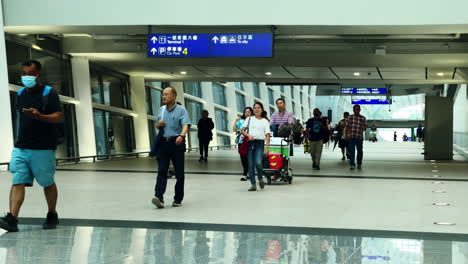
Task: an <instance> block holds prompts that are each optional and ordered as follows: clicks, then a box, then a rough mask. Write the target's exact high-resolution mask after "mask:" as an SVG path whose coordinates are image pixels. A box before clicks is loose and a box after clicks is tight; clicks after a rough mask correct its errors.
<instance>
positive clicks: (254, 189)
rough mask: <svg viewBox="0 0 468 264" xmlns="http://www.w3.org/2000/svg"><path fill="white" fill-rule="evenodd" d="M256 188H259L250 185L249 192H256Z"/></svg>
mask: <svg viewBox="0 0 468 264" xmlns="http://www.w3.org/2000/svg"><path fill="white" fill-rule="evenodd" d="M256 190H257V187H255V186H252V187H250V189H249V192H255V191H256Z"/></svg>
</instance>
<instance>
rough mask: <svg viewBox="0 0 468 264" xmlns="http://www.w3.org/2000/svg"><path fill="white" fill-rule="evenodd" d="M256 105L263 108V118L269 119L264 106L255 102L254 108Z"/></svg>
mask: <svg viewBox="0 0 468 264" xmlns="http://www.w3.org/2000/svg"><path fill="white" fill-rule="evenodd" d="M255 105H259V106H260V107H261V108H262V117H263V118H266V119H268V117H267V114H268V113H267V112H266V111H265V108H264V107H263V104H262V103H260V102H255V104H254V106H255ZM254 116H255V113H254Z"/></svg>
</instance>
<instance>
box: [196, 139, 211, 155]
mask: <svg viewBox="0 0 468 264" xmlns="http://www.w3.org/2000/svg"><path fill="white" fill-rule="evenodd" d="M209 145H210V141H206V140H199V143H198V146H199V148H200V156H202V157H205V158H208V146H209ZM203 152H205V155H204V156H203Z"/></svg>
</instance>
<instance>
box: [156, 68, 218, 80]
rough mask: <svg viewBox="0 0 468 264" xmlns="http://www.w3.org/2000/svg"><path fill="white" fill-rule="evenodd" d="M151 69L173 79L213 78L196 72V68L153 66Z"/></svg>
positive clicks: (198, 71)
mask: <svg viewBox="0 0 468 264" xmlns="http://www.w3.org/2000/svg"><path fill="white" fill-rule="evenodd" d="M152 68H153V69H155V70H157V71H160V72H163V73H166V74H170V75H172V76H174V77H175V78H209V77H213V76H211V75H209V74H207V73H205V72H202V71H200V70H198V69H197V68H196V67H192V66H153V67H152ZM181 72H186V73H187V74H181Z"/></svg>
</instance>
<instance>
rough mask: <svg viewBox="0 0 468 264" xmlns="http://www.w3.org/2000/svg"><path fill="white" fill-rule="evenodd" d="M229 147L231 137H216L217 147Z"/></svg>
mask: <svg viewBox="0 0 468 264" xmlns="http://www.w3.org/2000/svg"><path fill="white" fill-rule="evenodd" d="M228 145H231V137H229V136H224V135H218V146H228Z"/></svg>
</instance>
